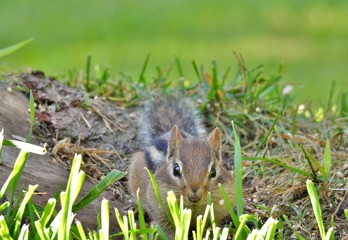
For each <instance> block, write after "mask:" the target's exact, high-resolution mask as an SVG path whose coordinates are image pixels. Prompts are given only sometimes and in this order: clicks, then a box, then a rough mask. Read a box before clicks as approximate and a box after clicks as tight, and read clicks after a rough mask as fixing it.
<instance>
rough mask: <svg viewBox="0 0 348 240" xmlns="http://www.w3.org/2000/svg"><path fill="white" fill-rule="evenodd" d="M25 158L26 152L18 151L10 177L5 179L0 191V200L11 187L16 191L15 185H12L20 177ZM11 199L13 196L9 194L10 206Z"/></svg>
mask: <svg viewBox="0 0 348 240" xmlns="http://www.w3.org/2000/svg"><path fill="white" fill-rule="evenodd" d="M27 157H28V152H25V151H23V150H22V151H20V153H19V155H18V157H17V160H16V162H15V164H14V167H13V170H12V172H11V174H10V176H9V177H8V178H7V180H6V182H5V183H4V184H3V186H2V188H1V190H0V199H1V198H2V197H3V196H4V195H5V194H6V193H7V191H8V189H9V188H10V187H12V189H16V187H17V185H16V184H14V181H15V180H16V179H18V181H19V179H20V177H21V173H22V169H23V168H24V165H25V162H26V160H27ZM18 181H17V182H18ZM13 194H14V192H13ZM12 199H13V195H12V194H11V196H10V204H12Z"/></svg>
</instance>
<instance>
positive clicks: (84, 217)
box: [0, 86, 125, 230]
mask: <svg viewBox="0 0 348 240" xmlns="http://www.w3.org/2000/svg"><path fill="white" fill-rule="evenodd" d="M28 106H29V101H28V99H27V97H26V96H24V95H23V94H22V93H21V92H19V91H8V90H7V87H6V86H0V129H1V128H3V129H4V132H5V137H6V138H9V139H14V138H16V136H20V137H23V138H25V137H26V135H27V133H28V130H29V114H28ZM33 142H34V143H36V144H39V143H38V141H37V140H35V137H34V139H33ZM18 153H19V150H18V149H15V148H13V147H3V150H2V164H1V165H0V186H2V185H3V183H4V182H5V181H6V179H7V178H8V176H9V175H10V173H11V171H12V168H13V165H14V162H15V160H16V158H17V155H18ZM68 177H69V171H68V170H67V169H64V168H63V167H62V166H61V165H60V164H58V163H57V161H55V160H54V157H53V156H51V155H50V154H47V155H44V156H40V155H34V154H30V155H29V158H28V160H27V163H26V165H25V168H24V172H23V175H22V178H21V181H20V183H19V187H18V189H20V188H23V189H27V187H28V185H29V184H31V185H35V184H38V185H39V187H38V188H37V192H39V193H40V194H37V195H35V196H34V198H33V202H34V203H36V204H38V205H41V206H44V205H45V204H46V203H47V200H48V199H49V198H51V197H53V196H54V194H55V193H56V192H57V191H58V190H60V189H65V187H66V183H67V180H68ZM93 186H94V184H92V183H91V182H89V181H88V179H86V180H85V183H84V185H83V187H82V190H81V193H80V196H84V195H85V194H86V193H87V192H88V191H89V190H90V189H91V188H92V187H93ZM17 194H18V192H17ZM103 198H106V199H114V197H113V195H112V193H111V191H110V192H108V191H106V192H104V193H103V194H102V195H101V196H100V197H99V198H98V199H97V200H95V201H94V202H93V203H91V204H90V205H88V206H86V207H85V208H84V209H82V210H81V211H79V213H78V214H77V219H78V220H80V221H81V222H82V223H83V226H84V227H85V228H89V229H95V230H96V228H97V218H96V215H97V212H100V211H99V210H98V209H99V208H100V203H101V200H102V199H103ZM109 203H110V207H111V208H110V212H111V214H112V215H113V216H114V211H113V208H114V207H118V208H122V207H123V206H124V205H125V203H124V202H121V201H119V200H113V201H109ZM111 219H115V218H114V217H111ZM111 222H113V221H111ZM114 222H116V220H115V221H114ZM111 228H112V229H113V230H115V228H116V224H111Z"/></svg>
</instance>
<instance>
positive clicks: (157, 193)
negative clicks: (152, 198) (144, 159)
mask: <svg viewBox="0 0 348 240" xmlns="http://www.w3.org/2000/svg"><path fill="white" fill-rule="evenodd" d="M145 169H146V171H147V173H148V174H149V177H150V180H151V184H152V186H153V189H154V191H155V195H156V197H157V200H158V202H159V205H160V207H161V208H162V210H163V212H164V214H165V215H166V217H167V219H168V220H169V221H170V223H171V224H172V225H173V226H175V225H174V222H173V219H172V217H171V215H170V214H169V212H168V210H167V208H166V207H165V206H164V204H163V200H162V197H161V194H160V192H159V190H158V186H157V183H156V180H155V178H154V177H153V175H152V173H151V172H150V170H149V169H147V168H145Z"/></svg>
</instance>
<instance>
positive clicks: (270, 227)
mask: <svg viewBox="0 0 348 240" xmlns="http://www.w3.org/2000/svg"><path fill="white" fill-rule="evenodd" d="M267 222H268V224H267V235H266V239H267V240H273V239H274V236H275V232H276V229H277V223H278V221H277V220H275V219H273V218H272V217H271V218H269V219H268V220H267Z"/></svg>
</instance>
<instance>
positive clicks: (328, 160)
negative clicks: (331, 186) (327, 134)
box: [323, 140, 332, 180]
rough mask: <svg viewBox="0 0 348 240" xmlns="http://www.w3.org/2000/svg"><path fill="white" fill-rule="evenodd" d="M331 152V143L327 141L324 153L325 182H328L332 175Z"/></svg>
mask: <svg viewBox="0 0 348 240" xmlns="http://www.w3.org/2000/svg"><path fill="white" fill-rule="evenodd" d="M331 163H332V159H331V150H330V142H329V140H326V144H325V151H324V175H323V178H324V180H327V179H328V178H329V175H330V169H331Z"/></svg>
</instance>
